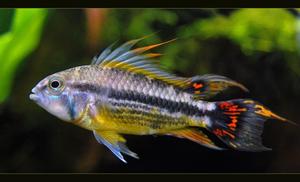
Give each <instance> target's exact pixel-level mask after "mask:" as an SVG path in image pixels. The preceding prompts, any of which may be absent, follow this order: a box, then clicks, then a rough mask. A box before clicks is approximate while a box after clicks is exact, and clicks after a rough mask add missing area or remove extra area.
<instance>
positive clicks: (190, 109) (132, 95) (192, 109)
mask: <svg viewBox="0 0 300 182" xmlns="http://www.w3.org/2000/svg"><path fill="white" fill-rule="evenodd" d="M72 87H73V88H74V89H78V90H80V91H86V92H90V93H95V94H101V93H104V91H105V90H107V89H109V88H105V87H100V86H94V85H91V84H87V83H85V84H74V85H72ZM108 97H109V98H114V99H117V100H127V101H135V102H140V103H144V104H148V105H151V106H156V107H159V108H163V109H166V110H168V111H169V112H170V113H176V112H181V113H183V114H185V115H188V116H193V115H195V116H203V115H204V113H203V111H201V110H200V109H198V107H196V106H193V105H191V104H188V103H185V102H176V101H172V100H167V99H162V98H160V97H155V96H149V95H144V94H142V93H139V92H134V91H118V90H115V89H110V91H109V92H108Z"/></svg>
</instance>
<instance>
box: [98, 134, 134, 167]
mask: <svg viewBox="0 0 300 182" xmlns="http://www.w3.org/2000/svg"><path fill="white" fill-rule="evenodd" d="M93 133H94V136H95V138H96V140H97V141H98V142H99V143H100V144H103V145H105V146H106V147H108V148H109V150H111V151H112V152H113V153H114V154H115V155H116V156H117V157H118V158H119V159H120V160H121V161H123V162H125V163H127V162H126V160H125V159H124V157H123V155H122V154H121V153H124V154H127V155H129V156H131V157H133V158H136V159H138V158H139V157H138V155H137V154H136V153H134V152H132V151H131V150H130V149H128V147H127V146H126V144H125V143H126V139H125V138H123V137H122V136H121V135H120V134H118V133H115V132H112V131H101V132H97V131H93Z"/></svg>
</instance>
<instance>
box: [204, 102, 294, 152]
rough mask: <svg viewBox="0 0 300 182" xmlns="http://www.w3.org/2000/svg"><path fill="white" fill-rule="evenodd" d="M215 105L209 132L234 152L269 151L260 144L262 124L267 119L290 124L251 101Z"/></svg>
mask: <svg viewBox="0 0 300 182" xmlns="http://www.w3.org/2000/svg"><path fill="white" fill-rule="evenodd" d="M216 103H217V104H216V105H217V109H216V110H215V111H214V113H213V114H212V115H211V120H212V122H211V125H210V126H209V130H210V131H212V132H213V133H214V134H215V135H216V136H218V137H219V138H220V139H221V140H222V141H223V142H224V143H225V144H227V145H228V146H230V147H231V148H233V149H236V150H241V151H266V150H271V149H270V148H267V147H265V146H263V144H262V139H261V135H262V133H263V128H264V122H265V121H266V120H267V119H276V120H280V121H284V122H291V121H289V120H287V119H285V118H282V117H280V116H278V115H276V114H274V113H273V112H272V111H270V110H269V109H267V108H266V107H265V106H263V105H261V104H260V103H258V102H256V101H253V100H244V99H237V100H229V101H222V102H216ZM291 123H293V122H291Z"/></svg>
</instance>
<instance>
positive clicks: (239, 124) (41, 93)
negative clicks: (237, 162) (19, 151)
mask: <svg viewBox="0 0 300 182" xmlns="http://www.w3.org/2000/svg"><path fill="white" fill-rule="evenodd" d="M140 40H141V39H136V40H132V41H129V42H126V43H124V44H123V45H121V46H120V47H118V48H116V49H114V50H112V48H111V47H109V48H107V49H105V50H104V51H103V52H102V53H101V54H100V55H98V56H96V57H95V58H94V59H93V61H92V64H91V65H84V66H78V67H75V68H70V69H68V70H65V71H61V72H58V73H55V74H53V75H50V76H48V77H46V78H45V79H43V80H42V81H40V82H39V83H38V84H37V85H36V86H35V87H34V88H33V90H32V94H31V95H30V98H31V99H32V100H34V101H35V102H36V103H37V104H39V105H40V106H41V107H43V108H44V109H45V110H47V111H48V112H50V113H51V114H53V115H55V116H57V117H58V118H60V119H62V120H64V121H66V122H70V123H73V124H75V125H78V126H80V127H82V128H85V129H87V130H90V131H93V133H94V135H95V138H96V139H97V141H98V142H99V143H102V144H104V145H106V146H107V147H108V148H109V149H110V150H111V151H112V152H113V153H114V154H115V155H116V156H117V157H118V158H119V159H121V160H122V161H123V162H126V161H125V159H124V157H123V155H122V154H121V153H124V154H127V155H129V156H132V157H135V158H138V156H137V154H135V153H134V152H132V151H131V150H129V149H128V148H127V146H126V140H125V138H124V137H123V136H122V135H123V134H132V135H153V134H156V135H172V136H175V137H180V138H186V139H189V140H192V141H194V142H197V143H199V144H201V145H204V146H206V147H209V148H212V149H218V150H221V149H222V148H220V147H219V146H217V145H216V144H215V143H214V142H213V141H212V140H211V139H210V138H209V137H208V136H207V135H206V134H204V133H203V132H202V131H201V130H199V129H200V128H202V129H206V130H208V131H209V132H211V133H213V134H215V135H216V136H217V137H218V138H220V140H221V141H223V142H224V143H225V144H227V145H228V146H229V147H231V148H233V149H237V150H246V151H264V150H268V148H266V147H264V146H263V145H262V142H261V138H260V135H261V133H262V131H263V123H264V121H265V120H266V119H268V118H272V119H278V120H281V121H288V120H286V119H284V118H282V117H279V116H277V115H276V114H274V113H273V112H271V111H270V110H269V109H267V108H266V107H264V106H263V105H261V104H260V103H258V102H256V101H253V100H250V99H235V100H229V101H220V102H209V101H207V99H208V98H211V97H213V96H214V95H216V94H218V93H219V92H221V91H223V90H224V89H226V88H228V87H232V86H236V87H239V88H241V89H243V90H246V91H247V89H246V88H245V87H244V86H243V85H241V84H239V83H237V82H235V81H233V80H231V79H229V78H227V77H224V76H220V75H212V74H207V75H202V76H194V77H191V78H184V77H179V76H176V75H173V74H170V73H167V72H165V71H163V70H162V69H160V68H159V67H158V65H157V64H155V62H154V61H152V60H151V59H152V58H155V57H158V56H160V54H156V53H147V54H146V53H144V52H146V51H148V50H150V49H153V48H155V47H157V46H160V45H162V44H164V43H161V44H154V45H150V46H146V47H142V48H136V49H131V48H132V47H133V45H134V44H136V43H137V42H138V41H140ZM197 128H198V129H197Z"/></svg>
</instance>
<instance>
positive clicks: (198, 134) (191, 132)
mask: <svg viewBox="0 0 300 182" xmlns="http://www.w3.org/2000/svg"><path fill="white" fill-rule="evenodd" d="M168 134H169V135H173V136H176V137H179V138H186V139H189V140H191V141H193V142H196V143H198V144H201V145H203V146H205V147H208V148H211V149H216V150H224V149H223V148H220V147H218V146H216V144H215V143H214V142H213V141H211V139H209V138H208V136H207V135H206V134H204V133H203V132H202V131H200V130H196V129H182V130H175V131H172V132H169V133H168Z"/></svg>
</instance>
